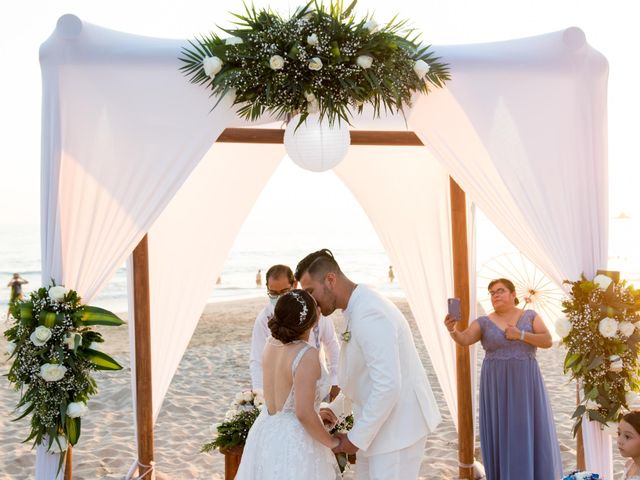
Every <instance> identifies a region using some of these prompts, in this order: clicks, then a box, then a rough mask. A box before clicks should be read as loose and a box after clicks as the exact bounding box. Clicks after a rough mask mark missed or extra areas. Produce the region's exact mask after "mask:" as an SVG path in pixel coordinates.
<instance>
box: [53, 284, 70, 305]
mask: <svg viewBox="0 0 640 480" xmlns="http://www.w3.org/2000/svg"><path fill="white" fill-rule="evenodd" d="M68 292H69V290H67V289H66V288H64V287H63V286H62V285H56V286H55V287H51V288H50V289H49V298H50V299H51V300H53V301H54V302H61V301H62V300H63V299H64V296H65V295H66V294H67V293H68Z"/></svg>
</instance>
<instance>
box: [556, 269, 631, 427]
mask: <svg viewBox="0 0 640 480" xmlns="http://www.w3.org/2000/svg"><path fill="white" fill-rule="evenodd" d="M565 284H568V285H570V286H571V293H570V298H569V299H567V300H565V301H564V302H563V304H562V305H563V307H564V312H565V313H566V315H567V317H566V318H561V319H559V320H558V322H557V324H556V330H557V332H558V334H559V335H560V337H561V338H562V343H563V344H564V345H565V346H566V347H567V354H566V357H565V360H564V371H565V373H567V372H570V373H571V376H572V377H573V378H575V379H576V380H578V381H579V383H580V385H581V386H582V390H583V399H582V401H581V402H580V403H579V404H578V406H577V408H576V410H575V412H574V414H573V418H574V419H575V425H574V428H573V434H574V436H575V434H576V433H577V429H578V427H579V425H580V423H581V421H582V417H583V415H585V414H586V415H587V417H588V418H589V420H592V421H597V422H600V423H602V424H604V425H606V424H607V423H608V422H617V421H618V419H619V417H620V414H621V410H622V409H629V408H630V405H631V403H632V400H633V398H634V397H635V396H636V393H635V392H638V391H639V390H640V364H639V360H638V341H639V340H640V334H639V332H638V328H637V327H638V325H640V324H639V323H638V322H639V321H640V316H639V315H638V310H640V291H638V290H636V289H635V288H633V287H632V286H629V285H627V284H626V282H624V281H621V282H619V281H615V280H613V279H612V278H610V277H608V276H606V275H602V274H600V275H597V276H596V277H594V278H593V280H587V279H586V278H585V277H584V276H582V278H581V279H580V280H578V281H575V282H570V281H565Z"/></svg>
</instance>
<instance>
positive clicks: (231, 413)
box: [224, 410, 237, 421]
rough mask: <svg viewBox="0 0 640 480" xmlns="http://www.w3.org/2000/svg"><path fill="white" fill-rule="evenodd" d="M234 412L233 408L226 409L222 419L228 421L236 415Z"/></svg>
mask: <svg viewBox="0 0 640 480" xmlns="http://www.w3.org/2000/svg"><path fill="white" fill-rule="evenodd" d="M236 413H237V412H236V411H235V410H227V413H225V414H224V419H225V420H227V421H229V420H231V419H232V418H233V417H235V416H236Z"/></svg>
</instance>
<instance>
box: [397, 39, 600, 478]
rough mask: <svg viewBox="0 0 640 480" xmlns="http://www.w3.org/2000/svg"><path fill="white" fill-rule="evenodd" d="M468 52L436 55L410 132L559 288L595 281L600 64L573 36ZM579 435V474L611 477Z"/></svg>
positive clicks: (589, 436) (594, 447)
mask: <svg viewBox="0 0 640 480" xmlns="http://www.w3.org/2000/svg"><path fill="white" fill-rule="evenodd" d="M477 47H478V48H476V49H475V50H474V52H475V54H476V57H475V58H474V59H471V58H470V54H471V51H470V50H469V51H464V49H461V48H454V47H442V48H439V49H438V53H439V54H440V55H442V56H443V57H444V58H446V59H447V60H448V61H449V62H450V63H451V68H452V70H453V71H454V72H455V75H454V76H453V80H452V81H451V82H450V83H448V84H447V88H446V89H442V90H437V91H434V92H432V94H430V95H429V96H427V97H420V98H419V99H418V100H417V102H416V104H415V106H414V108H413V109H412V110H411V112H410V116H409V119H408V123H409V125H410V127H411V128H412V129H413V130H415V131H416V133H417V134H418V136H419V137H420V138H421V139H422V141H423V142H424V143H425V145H427V147H428V148H429V149H430V150H431V151H432V152H433V153H434V155H435V156H436V157H437V158H438V160H440V161H441V162H442V165H443V166H444V168H445V169H446V170H447V171H448V172H450V173H451V175H452V176H453V178H454V179H455V180H456V182H458V184H459V185H460V186H461V187H462V189H463V190H464V191H465V192H466V193H467V195H468V196H469V198H471V199H472V200H473V201H474V202H475V203H476V204H477V205H478V206H479V208H481V209H482V211H483V212H485V213H486V215H487V216H488V217H489V219H490V220H491V221H492V222H493V223H494V224H495V225H496V226H497V227H498V229H499V230H500V231H502V232H503V233H504V235H505V236H506V237H507V238H508V239H509V240H510V241H511V242H512V243H513V244H514V245H515V246H516V247H517V248H518V249H520V250H521V251H522V252H523V253H524V254H525V255H526V256H527V257H529V259H531V261H533V262H534V263H535V264H536V265H538V266H539V267H540V268H542V269H543V270H544V271H545V273H547V275H548V276H549V277H550V278H551V279H552V280H554V281H555V282H556V283H557V284H558V285H560V284H561V283H562V281H563V280H565V279H577V278H579V277H580V274H582V273H584V274H586V275H587V276H592V275H594V274H595V272H596V270H597V269H598V268H605V267H606V264H607V228H608V221H607V212H608V209H607V142H606V140H607V128H606V119H607V116H606V106H607V98H606V91H607V75H608V65H607V61H606V59H605V58H604V57H603V56H602V55H601V54H599V53H598V52H597V51H595V50H593V49H592V48H591V47H589V45H588V44H586V42H585V39H584V35H583V34H582V32H581V31H579V30H578V29H569V30H567V31H565V32H558V33H555V34H548V35H544V36H540V37H533V38H529V39H522V40H517V41H510V42H501V43H496V44H489V45H486V46H484V48H483V46H477ZM543 57H544V62H543ZM509 62H511V65H514V64H515V63H516V62H517V65H518V68H508V67H509V66H510V63H509ZM543 65H544V68H543ZM434 112H437V113H438V114H437V115H435V114H434ZM554 320H555V319H547V321H551V322H553V321H554ZM558 368H561V366H559V367H558ZM583 434H584V439H585V456H586V463H587V465H586V466H587V469H588V470H590V471H595V472H599V473H600V474H602V475H604V478H612V463H611V439H610V437H608V436H607V435H606V434H605V433H603V432H602V431H601V430H600V429H599V428H593V427H592V426H591V427H587V428H585V429H584V430H583Z"/></svg>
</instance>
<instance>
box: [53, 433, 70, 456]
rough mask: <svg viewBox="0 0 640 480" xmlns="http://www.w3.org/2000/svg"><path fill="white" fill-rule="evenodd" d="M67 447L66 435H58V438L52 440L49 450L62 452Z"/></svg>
mask: <svg viewBox="0 0 640 480" xmlns="http://www.w3.org/2000/svg"><path fill="white" fill-rule="evenodd" d="M66 449H67V439H66V438H65V436H64V435H58V437H57V439H54V440H53V442H51V446H50V447H49V451H50V452H51V453H60V452H64V451H65V450H66Z"/></svg>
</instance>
